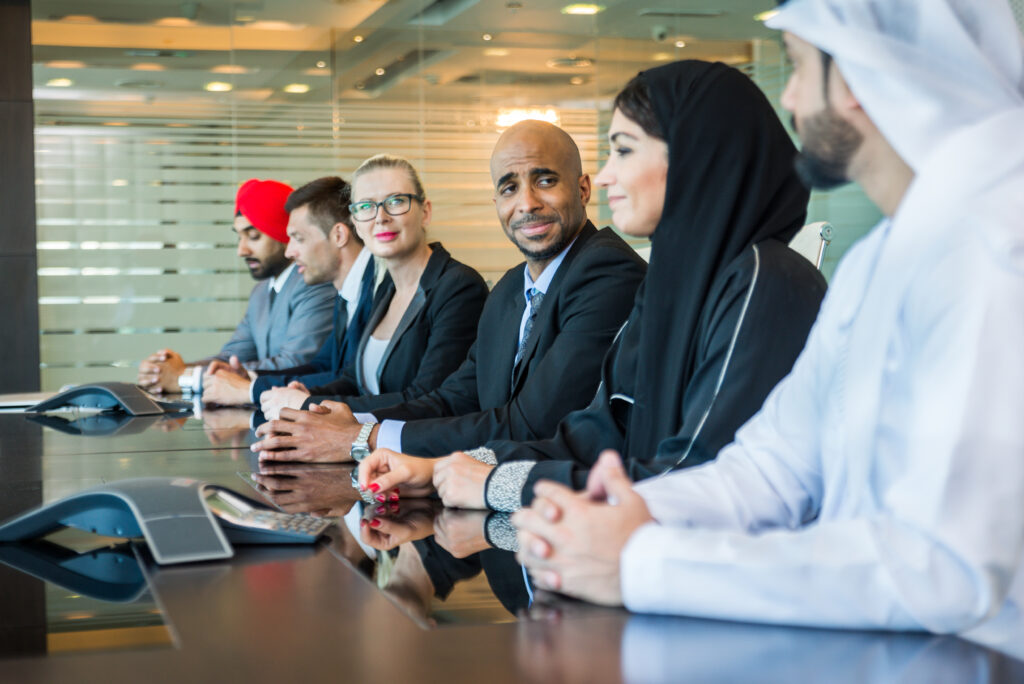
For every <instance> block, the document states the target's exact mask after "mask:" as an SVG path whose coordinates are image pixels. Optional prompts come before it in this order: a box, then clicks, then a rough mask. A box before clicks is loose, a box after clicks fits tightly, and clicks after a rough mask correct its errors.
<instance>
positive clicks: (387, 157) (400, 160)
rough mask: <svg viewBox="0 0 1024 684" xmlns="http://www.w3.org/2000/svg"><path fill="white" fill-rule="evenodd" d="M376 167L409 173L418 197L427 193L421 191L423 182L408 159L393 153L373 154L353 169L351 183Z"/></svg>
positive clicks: (424, 196)
mask: <svg viewBox="0 0 1024 684" xmlns="http://www.w3.org/2000/svg"><path fill="white" fill-rule="evenodd" d="M377 169H401V170H403V171H405V172H406V173H407V174H409V180H411V181H412V185H413V187H414V188H415V189H416V194H417V195H419V196H420V199H426V198H427V193H425V192H424V191H423V183H421V182H420V175H419V174H418V173H416V169H415V168H413V165H412V164H411V163H409V160H408V159H406V158H405V157H399V156H396V155H393V154H375V155H373V156H372V157H370V158H369V159H367V160H366V161H364V162H363V163H362V164H360V165H359V168H358V169H356V170H355V173H353V174H352V185H353V186H354V185H355V184H356V180H358V179H359V177H360V176H362V175H363V174H365V173H369V172H370V171H376V170H377Z"/></svg>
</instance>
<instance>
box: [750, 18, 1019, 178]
mask: <svg viewBox="0 0 1024 684" xmlns="http://www.w3.org/2000/svg"><path fill="white" fill-rule="evenodd" d="M767 24H768V26H770V27H771V28H774V29H779V30H782V31H789V32H791V33H793V34H795V35H796V36H798V37H800V38H802V39H803V40H806V41H807V42H809V43H811V44H813V45H815V46H817V47H818V48H819V49H821V50H824V51H825V52H828V53H829V54H830V55H832V57H833V59H835V62H836V65H837V66H838V67H839V70H840V72H842V74H843V78H844V79H845V80H846V82H847V84H848V85H849V86H850V90H851V91H853V94H854V95H855V96H856V97H857V99H858V100H859V101H860V103H861V106H863V107H864V110H865V111H866V112H867V114H868V116H870V117H871V120H872V121H873V122H874V124H875V125H876V126H877V127H878V129H879V130H880V131H881V132H882V135H884V136H885V138H886V139H887V140H888V141H889V143H890V144H891V145H892V146H893V147H894V148H895V149H896V151H897V152H898V153H899V154H900V156H901V157H903V159H904V160H905V161H906V162H907V163H908V164H909V165H910V166H911V167H912V168H913V169H914V170H915V171H919V170H920V169H921V167H922V165H924V163H925V160H926V159H927V158H928V156H929V154H930V152H931V150H933V149H934V148H935V145H936V143H937V142H939V141H942V140H945V139H946V138H947V137H948V136H949V135H951V134H952V133H954V132H956V131H958V130H960V129H963V128H965V127H970V126H973V125H975V124H978V123H981V122H982V121H985V120H986V119H989V118H991V117H992V116H994V115H997V114H1000V113H1005V112H1006V111H1008V110H1014V109H1021V108H1024V40H1022V37H1021V34H1020V31H1019V30H1018V28H1017V23H1016V21H1015V19H1014V16H1013V13H1012V12H1011V10H1010V7H1009V4H1008V3H1007V1H1006V0H790V1H789V2H787V3H786V4H785V5H783V6H782V8H781V9H780V11H779V13H778V14H777V15H776V16H774V17H772V18H771V19H769V20H768V22H767ZM1020 136H1024V130H1022V131H1020ZM1007 144H1017V145H1024V138H1022V137H1018V138H1017V139H1016V141H1015V142H1014V141H1007Z"/></svg>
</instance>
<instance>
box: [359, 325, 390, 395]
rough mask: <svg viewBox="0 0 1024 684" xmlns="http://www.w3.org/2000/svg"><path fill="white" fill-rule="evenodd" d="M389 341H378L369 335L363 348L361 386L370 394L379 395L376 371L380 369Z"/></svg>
mask: <svg viewBox="0 0 1024 684" xmlns="http://www.w3.org/2000/svg"><path fill="white" fill-rule="evenodd" d="M390 341H391V340H390V339H387V340H378V339H377V338H376V337H374V336H373V335H370V337H369V339H367V341H366V346H365V347H364V348H363V358H362V361H361V363H362V364H363V386H364V387H365V388H366V391H367V392H369V393H370V394H380V382H379V381H378V380H377V370H378V369H379V368H380V362H381V359H383V358H384V352H385V350H387V348H388V343H389V342H390Z"/></svg>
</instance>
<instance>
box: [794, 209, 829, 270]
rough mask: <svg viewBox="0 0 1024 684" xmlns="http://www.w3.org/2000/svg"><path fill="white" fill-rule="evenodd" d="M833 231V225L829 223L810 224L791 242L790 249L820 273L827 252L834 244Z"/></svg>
mask: <svg viewBox="0 0 1024 684" xmlns="http://www.w3.org/2000/svg"><path fill="white" fill-rule="evenodd" d="M832 231H833V228H832V224H831V223H829V222H828V221H817V222H815V223H808V224H807V225H806V226H804V227H803V228H801V229H800V230H799V231H797V234H796V235H795V236H793V239H792V240H790V241H789V247H790V249H792V250H793V251H795V252H796V253H798V254H800V255H801V256H803V257H805V258H806V259H807V260H808V261H810V262H811V263H812V264H814V265H815V267H816V268H817V269H818V270H819V271H820V270H821V265H822V263H824V261H825V251H826V250H827V249H828V246H829V245H830V244H831V243H832Z"/></svg>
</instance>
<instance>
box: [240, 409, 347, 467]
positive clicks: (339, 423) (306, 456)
mask: <svg viewBox="0 0 1024 684" xmlns="http://www.w3.org/2000/svg"><path fill="white" fill-rule="evenodd" d="M360 427H361V426H360V424H359V423H358V422H357V421H356V419H355V417H354V416H353V415H352V411H351V410H350V409H349V407H348V406H346V405H345V404H342V403H340V402H336V401H325V402H324V403H323V404H320V405H316V404H314V405H312V406H310V410H309V411H300V410H296V409H292V408H285V409H281V417H280V418H278V419H277V420H271V421H267V422H266V423H263V424H262V425H260V426H259V427H258V428H256V436H257V437H260V438H261V439H260V441H258V442H255V443H254V444H253V445H252V446H251V447H250V448H251V449H252V450H253V451H254V452H257V453H259V455H260V460H261V461H302V462H308V463H338V462H345V461H351V460H352V455H351V449H352V442H354V441H355V440H356V437H358V436H359V430H360Z"/></svg>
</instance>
